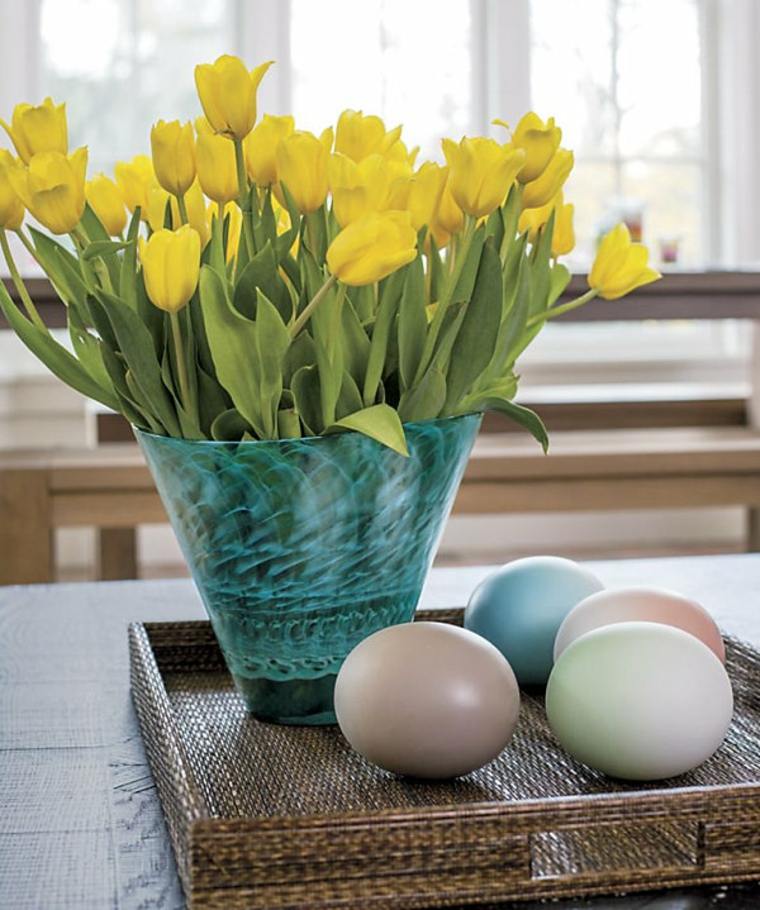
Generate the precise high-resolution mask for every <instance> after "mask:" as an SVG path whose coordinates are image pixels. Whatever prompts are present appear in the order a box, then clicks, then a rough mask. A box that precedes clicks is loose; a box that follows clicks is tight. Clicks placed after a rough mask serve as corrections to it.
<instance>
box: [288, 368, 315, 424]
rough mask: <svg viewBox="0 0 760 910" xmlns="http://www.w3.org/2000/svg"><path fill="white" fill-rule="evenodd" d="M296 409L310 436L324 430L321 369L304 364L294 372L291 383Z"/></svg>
mask: <svg viewBox="0 0 760 910" xmlns="http://www.w3.org/2000/svg"><path fill="white" fill-rule="evenodd" d="M290 391H291V393H292V395H293V403H294V407H295V411H296V413H297V414H298V416H299V417H300V418H301V421H302V423H303V425H304V428H305V429H306V432H307V434H308V435H310V436H317V435H319V433H321V432H322V429H323V427H322V418H321V413H322V393H321V390H320V388H319V369H318V368H317V366H316V365H312V366H304V367H301V368H300V369H299V370H296V372H295V373H294V374H293V379H292V381H291V384H290Z"/></svg>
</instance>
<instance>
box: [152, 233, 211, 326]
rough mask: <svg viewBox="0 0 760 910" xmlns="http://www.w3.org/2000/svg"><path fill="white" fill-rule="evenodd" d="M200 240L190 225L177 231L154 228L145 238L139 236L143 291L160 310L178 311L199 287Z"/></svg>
mask: <svg viewBox="0 0 760 910" xmlns="http://www.w3.org/2000/svg"><path fill="white" fill-rule="evenodd" d="M200 258H201V242H200V238H199V237H198V234H197V233H196V232H195V231H194V230H193V229H192V228H191V227H189V225H183V227H181V228H180V229H179V230H178V231H169V230H166V228H161V230H159V231H156V232H155V233H154V234H152V235H151V236H150V237H149V238H148V240H147V241H146V240H144V239H143V238H140V262H141V263H142V269H143V278H144V279H145V290H146V292H147V294H148V298H149V299H150V301H151V303H152V304H153V305H154V306H156V307H158V308H159V310H165V311H166V312H167V313H177V312H178V311H179V310H181V309H182V307H184V306H186V305H187V303H189V301H190V298H191V297H192V296H193V294H194V293H195V289H196V287H197V286H198V275H199V272H200Z"/></svg>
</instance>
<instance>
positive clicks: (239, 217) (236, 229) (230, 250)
mask: <svg viewBox="0 0 760 910" xmlns="http://www.w3.org/2000/svg"><path fill="white" fill-rule="evenodd" d="M207 216H208V221H209V222H210V221H211V219H212V218H219V217H220V211H219V205H218V204H216V205H214V206H209V208H208V210H207ZM221 218H222V219H223V220H224V219H227V218H229V227H228V228H227V255H226V260H227V262H232V260H233V259H234V258H235V257H236V256H237V252H238V248H239V247H240V234H241V231H242V229H243V213H242V212H241V211H240V207H239V206H238V205H236V204H235V203H234V202H228V203H227V205H225V206H224V208H223V209H222V210H221Z"/></svg>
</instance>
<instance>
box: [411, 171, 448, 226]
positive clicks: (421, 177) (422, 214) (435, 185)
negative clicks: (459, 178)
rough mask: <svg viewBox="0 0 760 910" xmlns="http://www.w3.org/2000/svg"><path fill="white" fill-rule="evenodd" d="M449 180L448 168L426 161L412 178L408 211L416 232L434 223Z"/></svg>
mask: <svg viewBox="0 0 760 910" xmlns="http://www.w3.org/2000/svg"><path fill="white" fill-rule="evenodd" d="M447 179H448V170H447V168H444V167H441V166H440V165H439V164H436V163H435V162H433V161H426V162H425V164H423V165H422V167H421V168H420V169H419V170H418V171H417V173H416V174H415V175H414V177H413V178H412V181H411V185H410V189H409V198H408V200H407V209H408V211H409V212H410V214H411V216H412V226H413V227H414V229H415V231H419V230H420V228H421V227H422V226H423V225H428V226H430V225H432V224H433V223H434V221H435V218H436V215H437V214H438V207H439V205H440V203H441V197H442V196H443V190H444V187H445V186H446V180H447Z"/></svg>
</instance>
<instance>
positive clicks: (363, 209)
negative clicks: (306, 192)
mask: <svg viewBox="0 0 760 910" xmlns="http://www.w3.org/2000/svg"><path fill="white" fill-rule="evenodd" d="M327 175H328V183H329V185H330V190H331V192H332V199H333V212H334V213H335V217H336V218H337V220H338V224H339V225H340V226H341V227H346V225H348V224H351V222H352V221H357V220H358V219H359V218H362V217H363V216H364V215H367V214H368V213H369V212H383V211H387V210H388V209H400V208H403V207H404V206H405V205H406V199H407V196H408V182H409V179H410V177H411V168H410V167H409V165H408V164H407V163H406V162H401V161H387V160H386V159H385V158H383V156H382V155H369V156H367V157H366V158H364V159H363V160H362V161H360V162H359V163H358V164H357V163H356V162H355V161H354V160H353V159H351V158H349V157H347V156H346V155H342V154H340V153H336V154H334V155H331V156H330V159H329V161H328V164H327Z"/></svg>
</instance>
